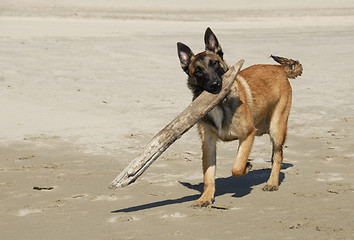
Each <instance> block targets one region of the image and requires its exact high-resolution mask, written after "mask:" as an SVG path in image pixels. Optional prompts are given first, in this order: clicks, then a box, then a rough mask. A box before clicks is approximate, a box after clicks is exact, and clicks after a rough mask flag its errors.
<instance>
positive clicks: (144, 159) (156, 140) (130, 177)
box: [109, 60, 244, 189]
mask: <svg viewBox="0 0 354 240" xmlns="http://www.w3.org/2000/svg"><path fill="white" fill-rule="evenodd" d="M243 63H244V60H241V61H239V62H238V63H236V64H235V65H234V66H232V67H231V68H230V69H229V70H228V71H227V72H226V73H225V74H224V75H223V80H222V81H223V87H222V89H221V91H220V93H219V94H215V95H214V94H211V93H208V92H206V91H204V92H203V93H202V94H201V95H200V96H199V97H197V98H196V99H195V100H194V101H193V102H192V103H191V104H190V105H189V106H188V107H187V108H186V109H185V110H184V111H183V112H182V113H181V114H179V115H178V116H177V117H176V118H175V119H174V120H173V121H172V122H171V123H170V124H168V125H167V126H166V127H165V128H164V129H162V130H161V131H160V132H159V133H158V134H156V135H155V137H153V139H152V140H151V141H150V142H149V143H148V144H147V145H146V146H145V148H144V150H143V152H142V153H141V154H140V155H139V156H138V157H137V158H135V159H134V160H133V161H132V162H131V163H130V164H129V165H128V167H126V168H125V169H124V170H123V171H122V172H121V173H120V174H119V175H118V176H117V177H116V178H115V179H114V180H113V181H112V183H111V184H110V186H109V188H112V189H114V188H117V187H125V186H127V185H129V184H130V183H132V182H134V181H135V180H136V179H137V178H138V177H139V176H140V175H141V174H143V172H144V171H145V170H146V169H147V168H148V167H149V166H150V165H151V164H152V163H153V162H154V161H155V160H156V159H157V158H158V157H159V156H160V155H161V154H162V153H163V152H164V151H165V150H166V149H167V148H168V147H169V146H170V145H171V144H172V143H174V142H175V141H176V140H177V139H179V138H180V137H181V136H182V135H183V134H184V133H185V132H187V131H188V130H189V129H190V128H191V127H193V126H194V124H196V123H197V122H198V121H199V120H200V119H201V118H202V117H204V116H205V115H206V114H207V113H208V112H209V111H210V110H212V109H213V108H214V107H215V106H216V105H217V104H218V103H219V102H220V101H221V100H223V99H224V98H225V96H226V94H227V93H228V92H229V91H230V89H231V86H232V84H233V83H234V81H235V79H236V76H237V74H238V73H239V71H240V69H241V67H242V65H243Z"/></svg>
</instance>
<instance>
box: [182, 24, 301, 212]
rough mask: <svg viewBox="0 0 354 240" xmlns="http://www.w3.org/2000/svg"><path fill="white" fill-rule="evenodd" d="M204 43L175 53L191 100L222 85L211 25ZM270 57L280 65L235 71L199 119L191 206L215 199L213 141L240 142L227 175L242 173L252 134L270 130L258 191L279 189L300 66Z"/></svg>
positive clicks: (224, 68)
mask: <svg viewBox="0 0 354 240" xmlns="http://www.w3.org/2000/svg"><path fill="white" fill-rule="evenodd" d="M204 42H205V51H203V52H200V53H198V54H196V55H194V54H193V52H192V50H191V49H190V48H189V47H188V46H187V45H185V44H183V43H181V42H178V43H177V53H178V57H179V60H180V64H181V67H182V69H183V70H184V72H185V73H186V74H187V75H188V80H187V85H188V87H189V89H190V90H191V91H192V93H193V100H194V99H195V98H197V97H198V96H199V95H200V94H201V93H202V92H203V91H207V92H209V93H212V94H218V93H219V92H220V91H221V88H222V76H223V74H224V73H226V72H227V71H228V69H229V66H228V65H227V64H226V63H225V61H224V59H223V55H224V53H223V50H222V48H221V45H220V43H219V41H218V39H217V37H216V36H215V34H214V33H213V32H212V30H211V29H210V28H207V29H206V31H205V35H204ZM271 57H272V58H273V59H274V60H275V61H276V62H278V63H279V64H280V65H264V64H259V65H253V66H250V67H248V68H246V69H244V70H242V71H240V73H239V74H238V76H237V78H236V80H235V82H234V83H233V85H232V87H231V90H230V92H229V93H228V94H227V96H226V97H225V99H224V100H222V101H221V102H220V103H219V104H218V105H217V106H216V107H214V108H213V109H212V110H211V111H210V112H209V113H208V114H207V115H206V116H205V117H203V118H202V119H201V120H200V121H199V122H198V130H199V134H200V138H201V141H202V161H203V164H202V165H203V175H204V191H203V194H202V195H201V197H200V198H199V199H198V200H196V202H195V203H194V205H195V206H200V207H205V206H207V205H210V204H212V203H213V202H214V195H215V172H216V143H217V141H218V140H222V141H233V140H239V146H238V153H237V157H236V162H235V164H234V166H233V168H232V175H233V176H235V177H241V176H244V175H246V174H247V173H248V172H249V171H250V169H251V168H252V165H251V164H250V163H249V162H248V156H249V154H250V151H251V148H252V144H253V140H254V137H255V136H261V135H263V134H269V135H270V139H271V142H272V145H273V148H272V158H271V160H272V170H271V174H270V177H269V179H268V181H267V183H266V185H265V186H264V187H263V190H264V191H276V190H278V186H279V173H280V168H281V165H282V162H283V144H284V142H285V138H286V134H287V123H288V117H289V113H290V108H291V100H292V89H291V86H290V83H289V80H288V79H289V78H296V77H298V76H300V75H301V74H302V71H303V68H302V65H301V64H300V62H299V61H295V60H291V59H287V58H283V57H277V56H273V55H272V56H271Z"/></svg>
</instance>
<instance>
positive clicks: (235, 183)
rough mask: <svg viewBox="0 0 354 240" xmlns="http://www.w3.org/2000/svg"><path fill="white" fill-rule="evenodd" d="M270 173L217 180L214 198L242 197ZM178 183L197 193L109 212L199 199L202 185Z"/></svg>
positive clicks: (131, 210)
mask: <svg viewBox="0 0 354 240" xmlns="http://www.w3.org/2000/svg"><path fill="white" fill-rule="evenodd" d="M292 166H293V165H292V164H289V163H283V165H282V169H287V168H289V167H292ZM270 172H271V169H270V168H268V169H259V170H254V171H250V172H249V173H248V174H247V175H245V176H243V177H241V178H235V177H233V176H230V177H227V178H217V179H216V180H215V186H216V192H215V197H218V196H222V195H224V194H233V195H232V197H236V198H240V197H244V196H246V195H248V194H249V193H250V192H251V191H252V189H253V187H254V186H257V185H260V184H262V183H265V182H266V181H267V180H268V178H269V175H270ZM284 178H285V174H284V173H282V172H280V175H279V184H281V183H282V182H283V180H284ZM179 183H180V184H182V185H183V186H185V187H187V188H189V189H193V190H196V191H198V192H199V193H198V194H194V195H190V196H185V197H181V198H177V199H169V200H163V201H158V202H153V203H147V204H142V205H138V206H133V207H128V208H123V209H118V210H114V211H111V213H120V212H137V211H140V210H145V209H150V208H156V207H161V206H166V205H172V204H178V203H184V202H191V201H195V200H197V199H198V198H199V197H200V194H201V193H202V192H203V183H199V184H191V183H188V182H179Z"/></svg>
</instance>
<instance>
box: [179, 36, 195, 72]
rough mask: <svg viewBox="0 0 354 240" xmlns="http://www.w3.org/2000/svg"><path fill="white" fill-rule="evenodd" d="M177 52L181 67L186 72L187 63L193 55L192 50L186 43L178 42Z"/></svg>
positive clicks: (187, 68) (187, 70)
mask: <svg viewBox="0 0 354 240" xmlns="http://www.w3.org/2000/svg"><path fill="white" fill-rule="evenodd" d="M177 53H178V57H179V61H180V62H181V67H182V69H183V70H184V71H185V72H186V73H187V74H188V72H189V64H190V63H191V58H192V57H193V56H194V54H193V52H192V50H191V49H190V48H189V47H188V46H187V45H185V44H183V43H181V42H178V43H177Z"/></svg>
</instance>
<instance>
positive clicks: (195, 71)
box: [194, 67, 203, 77]
mask: <svg viewBox="0 0 354 240" xmlns="http://www.w3.org/2000/svg"><path fill="white" fill-rule="evenodd" d="M194 75H195V76H196V77H201V76H203V70H202V69H201V68H200V67H197V68H196V69H195V70H194Z"/></svg>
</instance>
